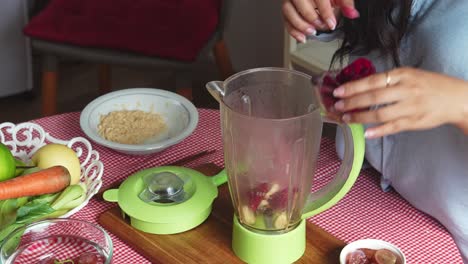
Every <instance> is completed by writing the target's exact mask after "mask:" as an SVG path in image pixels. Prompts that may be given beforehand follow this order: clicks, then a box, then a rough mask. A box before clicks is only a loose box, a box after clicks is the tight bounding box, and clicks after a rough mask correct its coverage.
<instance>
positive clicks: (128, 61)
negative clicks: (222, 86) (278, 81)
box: [31, 0, 233, 116]
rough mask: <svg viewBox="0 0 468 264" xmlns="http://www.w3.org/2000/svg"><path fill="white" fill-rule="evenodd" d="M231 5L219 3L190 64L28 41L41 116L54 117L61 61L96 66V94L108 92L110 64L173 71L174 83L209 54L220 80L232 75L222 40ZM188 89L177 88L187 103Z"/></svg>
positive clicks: (187, 86) (225, 0)
mask: <svg viewBox="0 0 468 264" xmlns="http://www.w3.org/2000/svg"><path fill="white" fill-rule="evenodd" d="M231 1H232V0H223V1H222V8H221V9H220V14H219V22H218V25H217V28H216V30H215V32H214V33H213V35H212V36H211V39H210V40H209V41H208V42H207V43H206V45H205V46H204V48H203V49H202V51H201V52H200V53H199V54H198V57H197V59H196V60H195V61H194V62H184V61H177V60H172V59H165V58H159V57H152V56H146V55H140V54H136V53H131V52H122V51H116V50H110V49H103V48H89V47H80V46H76V45H70V44H64V43H58V42H52V41H45V40H41V39H37V38H32V39H31V44H32V47H33V49H34V50H35V51H38V52H40V53H41V56H42V58H41V60H42V98H41V100H42V115H43V116H48V115H53V114H56V113H57V89H58V78H59V73H58V69H59V62H60V59H61V58H73V59H78V60H82V61H89V62H94V63H98V64H99V67H98V71H99V72H98V83H99V92H100V94H104V93H107V92H110V91H111V90H112V87H111V67H110V65H111V64H112V65H130V66H144V67H155V68H163V69H173V70H175V71H176V73H177V74H178V77H179V78H178V79H183V80H191V78H190V76H191V72H192V70H193V67H194V66H195V64H196V63H197V62H198V61H199V60H200V59H202V58H204V57H206V56H209V53H210V52H213V55H214V58H215V62H216V64H217V67H218V69H219V72H220V74H221V77H222V78H226V77H228V76H230V75H232V74H233V69H232V65H231V60H230V56H229V53H228V50H227V47H226V44H225V42H224V39H223V33H224V29H225V26H226V21H227V19H228V17H229V13H230V10H231V8H230V6H231ZM190 86H191V83H190V84H187V83H185V84H181V85H180V86H179V87H177V92H178V93H179V94H182V95H183V96H185V97H187V98H189V99H191V98H192V91H191V87H190Z"/></svg>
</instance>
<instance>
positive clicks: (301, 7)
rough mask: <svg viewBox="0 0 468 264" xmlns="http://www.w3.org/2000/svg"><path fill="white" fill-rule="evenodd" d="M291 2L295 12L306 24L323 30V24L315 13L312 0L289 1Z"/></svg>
mask: <svg viewBox="0 0 468 264" xmlns="http://www.w3.org/2000/svg"><path fill="white" fill-rule="evenodd" d="M291 2H292V4H293V5H294V6H295V7H296V10H297V12H298V13H299V14H300V15H301V17H302V18H303V19H304V20H305V21H307V23H309V24H312V25H314V26H315V28H316V29H317V28H319V29H323V27H324V23H323V22H322V20H321V19H320V16H319V14H318V13H317V11H316V6H315V3H314V1H313V0H291Z"/></svg>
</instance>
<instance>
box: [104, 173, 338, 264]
mask: <svg viewBox="0 0 468 264" xmlns="http://www.w3.org/2000/svg"><path fill="white" fill-rule="evenodd" d="M196 169H197V170H198V171H201V172H202V173H204V174H205V175H210V176H211V175H215V174H216V173H218V172H219V171H220V168H219V167H217V166H216V165H214V164H205V165H202V166H200V167H198V168H196ZM232 217H233V207H232V204H231V198H230V196H229V190H228V187H227V184H224V185H222V186H220V187H219V196H218V198H216V200H215V202H214V204H213V211H212V213H211V215H210V216H209V217H208V219H207V220H206V221H205V222H204V223H203V224H201V225H200V226H198V227H196V228H194V229H192V230H189V231H187V232H184V233H181V234H174V235H154V234H147V233H143V232H141V231H138V230H136V229H134V228H133V227H131V226H130V224H129V221H128V219H123V218H122V214H121V211H120V209H119V208H118V207H114V208H112V209H110V210H108V211H106V212H104V213H103V214H101V215H100V216H99V223H100V224H101V225H102V226H103V227H104V228H106V229H107V230H109V231H110V232H112V233H113V234H114V235H116V236H117V237H119V238H120V239H122V240H123V241H125V242H126V243H127V244H128V245H130V246H132V247H133V248H134V249H135V250H136V251H137V252H139V253H140V254H141V255H143V256H145V257H146V258H148V260H150V261H151V262H152V263H155V264H156V263H170V264H175V263H183V264H188V263H194V264H195V263H196V264H199V263H204V264H205V263H243V262H242V261H241V260H240V259H239V258H237V257H236V256H235V255H234V253H233V252H232V250H231V236H232V234H231V233H232ZM343 246H345V243H344V242H343V241H341V240H339V239H337V238H335V237H333V236H332V235H330V234H329V233H327V232H325V231H324V230H323V229H321V228H319V227H318V226H316V225H314V224H312V223H307V246H306V251H305V253H304V255H303V256H302V258H301V259H300V260H299V261H297V262H296V263H307V264H328V263H330V264H336V263H339V254H340V250H341V249H342V248H343Z"/></svg>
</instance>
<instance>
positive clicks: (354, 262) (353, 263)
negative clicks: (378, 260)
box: [346, 249, 370, 264]
mask: <svg viewBox="0 0 468 264" xmlns="http://www.w3.org/2000/svg"><path fill="white" fill-rule="evenodd" d="M346 264H370V261H369V260H368V259H367V257H366V254H365V253H364V252H363V251H362V250H359V249H358V250H355V251H353V252H351V253H349V254H348V255H347V256H346Z"/></svg>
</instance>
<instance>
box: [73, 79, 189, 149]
mask: <svg viewBox="0 0 468 264" xmlns="http://www.w3.org/2000/svg"><path fill="white" fill-rule="evenodd" d="M119 110H141V111H145V112H153V113H158V114H160V115H161V116H162V117H163V118H164V121H165V122H166V125H167V127H168V130H167V133H163V134H164V135H162V136H161V135H158V136H157V137H154V138H151V139H149V140H147V141H146V143H144V144H138V145H132V144H120V143H116V142H112V141H109V140H106V139H104V138H102V137H101V136H100V135H99V133H98V125H99V122H100V118H101V116H103V115H106V114H108V113H110V112H112V111H119ZM197 124H198V111H197V109H196V108H195V106H194V105H193V104H192V103H191V102H190V101H189V100H187V99H186V98H185V97H182V96H180V95H178V94H176V93H173V92H169V91H165V90H160V89H154V88H130V89H125V90H119V91H115V92H111V93H108V94H105V95H103V96H100V97H98V98H96V99H94V100H93V101H92V102H91V103H89V104H88V105H87V106H86V107H85V108H84V110H83V111H82V112H81V116H80V126H81V129H82V130H83V132H84V133H85V134H86V135H87V136H88V137H89V138H90V139H91V140H92V141H94V142H96V143H97V144H100V145H102V146H105V147H108V148H111V149H113V150H115V151H118V152H121V153H125V154H131V155H144V154H151V153H156V152H159V151H162V150H164V149H166V148H168V147H170V146H172V145H175V144H177V143H179V142H180V141H182V140H183V139H185V138H186V137H188V136H189V135H190V134H192V132H193V131H194V130H195V128H196V126H197Z"/></svg>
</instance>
